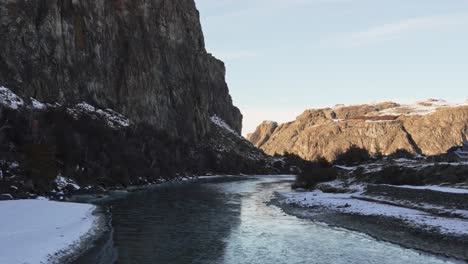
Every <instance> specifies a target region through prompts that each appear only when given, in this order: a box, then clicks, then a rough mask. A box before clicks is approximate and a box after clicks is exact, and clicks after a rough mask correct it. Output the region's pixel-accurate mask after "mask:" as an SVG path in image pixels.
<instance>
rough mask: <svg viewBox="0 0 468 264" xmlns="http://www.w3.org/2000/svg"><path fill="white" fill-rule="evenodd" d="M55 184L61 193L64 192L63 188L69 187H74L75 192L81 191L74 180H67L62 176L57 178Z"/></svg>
mask: <svg viewBox="0 0 468 264" xmlns="http://www.w3.org/2000/svg"><path fill="white" fill-rule="evenodd" d="M55 183H56V184H57V188H58V190H59V191H62V190H63V188H65V187H67V186H68V185H71V186H73V188H75V190H79V189H81V187H80V186H79V185H78V184H76V182H75V181H74V180H72V179H69V178H65V177H63V176H61V175H59V176H57V178H55Z"/></svg>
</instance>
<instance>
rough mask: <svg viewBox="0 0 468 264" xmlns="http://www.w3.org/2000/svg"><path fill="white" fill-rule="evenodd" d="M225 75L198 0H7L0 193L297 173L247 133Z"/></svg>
mask: <svg viewBox="0 0 468 264" xmlns="http://www.w3.org/2000/svg"><path fill="white" fill-rule="evenodd" d="M224 77H225V67H224V64H223V63H222V62H221V61H219V60H217V59H216V58H214V57H213V56H211V55H210V54H209V53H207V52H206V50H205V47H204V40H203V34H202V31H201V26H200V23H199V15H198V11H197V10H196V7H195V3H194V1H193V0H34V1H28V0H4V1H0V161H1V162H0V163H1V164H0V165H1V166H0V193H8V194H11V195H12V196H13V197H14V198H29V197H31V195H32V196H34V194H41V195H48V196H56V197H62V196H63V195H64V194H65V195H66V194H69V193H74V192H82V193H86V192H91V193H93V192H94V191H95V190H96V189H99V190H102V188H114V187H117V188H121V187H126V186H129V185H146V184H149V183H157V182H160V181H161V180H171V179H174V178H179V177H184V176H193V175H206V174H209V173H211V174H237V173H247V174H271V173H275V172H276V173H277V172H279V171H280V169H283V170H287V169H288V168H283V167H284V166H283V165H282V163H281V162H280V163H281V164H279V165H278V162H276V161H277V160H275V159H272V158H271V157H269V156H267V155H265V153H263V152H262V151H261V150H259V149H257V148H255V147H254V146H253V145H252V144H251V143H250V142H248V141H246V140H244V139H243V138H242V137H240V136H239V135H240V132H241V122H242V115H241V113H240V111H239V110H238V109H237V108H236V107H235V106H233V104H232V100H231V97H230V95H229V92H228V87H227V85H226V82H225V79H224ZM275 162H276V164H274V163H275ZM273 165H275V166H276V167H273ZM64 179H65V180H64ZM64 182H65V183H67V184H64ZM64 185H66V186H64ZM12 186H13V187H14V188H13V187H12ZM93 190H94V191H93Z"/></svg>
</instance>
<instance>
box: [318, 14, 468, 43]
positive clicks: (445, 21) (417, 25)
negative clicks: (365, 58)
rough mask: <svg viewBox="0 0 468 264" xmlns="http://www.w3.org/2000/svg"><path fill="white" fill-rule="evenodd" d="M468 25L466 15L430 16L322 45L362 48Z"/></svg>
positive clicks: (392, 24)
mask: <svg viewBox="0 0 468 264" xmlns="http://www.w3.org/2000/svg"><path fill="white" fill-rule="evenodd" d="M467 25H468V14H466V13H464V14H452V15H444V16H431V17H422V18H412V19H407V20H402V21H397V22H392V23H388V24H384V25H382V26H377V27H373V28H369V29H366V30H362V31H357V32H352V33H345V34H341V35H338V36H335V37H332V38H331V39H327V40H325V41H324V42H323V43H322V44H333V43H334V44H338V45H346V46H350V47H363V46H368V45H372V44H377V43H382V42H387V41H391V40H395V39H401V38H403V37H406V36H409V35H411V34H414V33H419V32H440V31H447V30H453V29H456V28H458V27H460V28H462V27H466V26H467Z"/></svg>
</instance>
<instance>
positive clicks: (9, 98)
mask: <svg viewBox="0 0 468 264" xmlns="http://www.w3.org/2000/svg"><path fill="white" fill-rule="evenodd" d="M0 105H2V106H4V107H6V108H9V109H12V110H19V109H21V108H23V107H27V108H29V109H32V110H37V111H42V110H46V109H47V108H49V107H51V108H54V107H62V105H60V104H58V103H55V104H44V103H42V102H39V101H38V100H36V99H34V98H32V97H31V103H30V105H27V104H26V103H25V101H24V100H23V99H21V97H19V96H18V95H16V94H15V93H13V92H12V91H11V90H10V89H8V88H6V87H3V86H0ZM67 113H69V114H70V115H72V116H73V117H74V118H75V119H78V117H79V116H82V115H89V116H91V118H92V119H94V120H98V119H102V120H104V121H105V122H106V124H107V125H108V126H109V127H111V128H114V129H118V128H123V127H128V126H130V124H131V123H130V120H129V119H128V118H126V117H125V116H123V115H121V114H119V113H117V112H115V111H114V110H112V109H109V108H107V109H99V108H97V107H94V106H92V105H90V104H88V103H86V102H82V103H79V104H77V105H75V106H74V107H69V108H67Z"/></svg>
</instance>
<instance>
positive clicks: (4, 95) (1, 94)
mask: <svg viewBox="0 0 468 264" xmlns="http://www.w3.org/2000/svg"><path fill="white" fill-rule="evenodd" d="M0 104H1V105H3V106H5V107H7V108H10V109H13V110H16V109H18V108H20V107H22V106H23V105H24V101H23V99H21V98H20V97H19V96H17V95H16V94H15V93H13V92H12V91H11V90H10V89H8V88H6V87H3V86H0Z"/></svg>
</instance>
